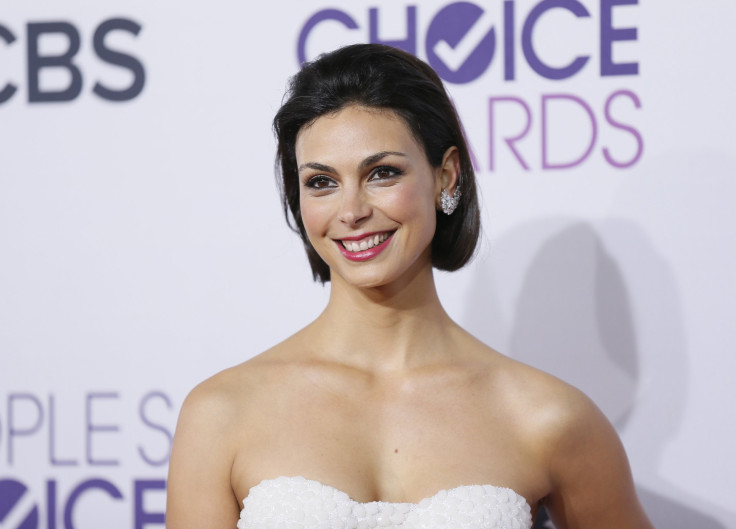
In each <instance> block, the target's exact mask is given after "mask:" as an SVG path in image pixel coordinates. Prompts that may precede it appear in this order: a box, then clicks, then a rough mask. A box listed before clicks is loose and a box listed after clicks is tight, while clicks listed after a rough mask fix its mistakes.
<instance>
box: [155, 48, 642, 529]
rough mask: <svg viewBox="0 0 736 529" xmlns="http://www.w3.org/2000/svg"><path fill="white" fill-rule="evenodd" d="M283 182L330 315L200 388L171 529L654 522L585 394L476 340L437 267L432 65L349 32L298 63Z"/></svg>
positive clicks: (438, 159) (462, 163) (455, 223)
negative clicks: (338, 43)
mask: <svg viewBox="0 0 736 529" xmlns="http://www.w3.org/2000/svg"><path fill="white" fill-rule="evenodd" d="M274 128H275V131H276V134H277V138H278V142H279V146H278V162H279V167H280V182H281V186H282V199H283V204H284V209H285V212H286V214H287V219H289V220H290V222H291V223H292V226H293V227H294V229H295V230H296V231H297V232H298V233H299V235H300V236H301V237H302V240H303V242H304V245H305V248H306V250H307V254H308V256H309V261H310V264H311V266H312V271H313V274H314V277H315V279H317V280H320V281H322V282H327V281H330V283H331V286H330V288H331V290H330V298H329V302H328V304H327V306H326V307H325V309H324V311H323V312H322V313H321V314H320V315H319V316H318V317H317V318H316V319H315V320H314V321H313V322H312V323H311V324H310V325H308V326H307V327H305V328H304V329H302V330H300V331H299V332H297V333H296V334H294V335H293V336H291V337H290V338H288V339H286V340H285V341H283V342H281V343H280V344H278V345H276V346H274V347H272V348H271V349H269V350H268V351H266V352H264V353H262V354H260V355H258V356H256V357H254V358H252V359H250V360H248V361H246V362H244V363H242V364H240V365H238V366H235V367H233V368H231V369H228V370H226V371H223V372H222V373H219V374H218V375H215V376H214V377H212V378H210V379H209V380H207V381H205V382H203V383H202V384H200V385H199V386H198V387H197V388H195V389H194V390H193V391H192V393H191V394H190V395H189V397H188V398H187V400H186V402H185V404H184V406H183V408H182V411H181V415H180V419H179V424H178V426H177V431H176V435H175V440H174V446H173V449H172V454H171V462H170V475H169V492H168V507H167V527H169V529H188V528H192V529H193V528H201V527H207V526H212V527H235V526H236V524H237V527H238V528H240V529H246V528H254V529H255V528H259V529H264V528H265V529H270V528H274V529H275V528H277V527H292V528H296V529H301V528H304V529H306V528H325V529H327V528H336V527H341V528H342V527H344V528H357V527H362V528H375V527H379V526H381V527H382V526H392V527H404V528H406V529H413V528H420V527H422V528H427V529H440V528H446V527H457V528H467V529H482V528H524V529H528V528H529V527H531V525H532V521H533V519H534V517H535V516H536V514H537V512H538V510H539V508H540V507H541V506H542V505H545V506H546V507H547V509H548V510H549V512H550V513H551V515H552V518H553V519H554V520H555V522H556V523H557V524H558V525H559V526H560V527H568V528H571V529H577V528H589V527H596V528H597V529H607V528H611V529H613V528H616V529H620V528H621V527H627V528H632V529H639V528H641V529H650V528H651V525H650V524H649V522H648V520H647V519H646V516H645V515H644V513H643V512H642V510H641V507H640V506H639V502H638V500H637V498H636V494H635V492H634V487H633V483H632V479H631V475H630V471H629V466H628V462H627V460H626V455H625V454H624V452H623V449H622V447H621V444H620V442H619V440H618V438H617V436H616V433H615V431H614V430H613V429H612V427H611V426H610V424H609V423H608V422H607V421H606V419H605V418H604V417H603V415H602V414H601V413H600V412H599V411H598V409H597V408H596V407H595V406H594V405H593V404H592V403H591V402H590V401H589V400H588V399H587V398H586V397H585V396H584V395H582V394H581V393H580V392H579V391H577V390H576V389H574V388H572V387H570V386H568V385H566V384H564V383H563V382H561V381H559V380H557V379H555V378H553V377H551V376H549V375H546V374H544V373H542V372H540V371H537V370H535V369H533V368H531V367H529V366H526V365H523V364H520V363H518V362H516V361H514V360H511V359H509V358H507V357H505V356H503V355H502V354H500V353H498V352H496V351H494V350H493V349H491V348H489V347H488V346H486V345H485V344H483V343H481V342H479V341H478V340H476V339H475V338H473V337H472V336H471V335H470V334H468V333H467V332H466V331H464V330H463V329H462V328H460V327H459V326H458V325H457V324H456V323H455V322H453V321H452V320H451V319H450V318H449V316H448V315H447V313H446V312H445V311H444V309H443V308H442V305H441V303H440V300H439V297H438V295H437V291H436V288H435V285H434V279H433V268H440V269H444V270H455V269H457V268H460V267H461V266H463V265H464V264H465V263H467V262H468V260H469V259H470V257H471V256H472V254H473V252H474V249H475V246H476V243H477V238H478V232H479V220H478V218H479V215H478V206H477V199H476V188H475V177H474V174H473V169H472V166H471V164H470V159H469V156H468V150H467V147H466V145H465V142H464V139H463V134H462V129H461V126H460V123H459V121H458V119H457V115H456V113H455V111H454V109H453V106H452V104H451V103H450V100H449V98H448V96H447V94H446V92H445V90H444V88H443V86H442V83H441V81H440V80H439V78H438V77H437V75H436V74H435V73H434V72H433V71H432V70H431V68H429V67H428V66H427V65H426V64H424V63H422V62H421V61H419V60H418V59H416V58H415V57H413V56H411V55H408V54H406V53H404V52H402V51H399V50H396V49H393V48H389V47H386V46H380V45H355V46H350V47H347V48H342V49H340V50H337V51H335V52H333V53H330V54H327V55H325V56H323V57H321V58H319V59H318V60H317V61H315V62H313V63H310V64H307V65H305V66H304V68H303V69H302V70H301V71H300V72H299V73H298V74H297V75H296V76H295V78H294V79H293V80H292V83H291V85H290V88H289V93H288V96H287V98H286V101H285V103H284V104H283V106H282V108H281V109H280V111H279V113H278V114H277V116H276V118H275V120H274Z"/></svg>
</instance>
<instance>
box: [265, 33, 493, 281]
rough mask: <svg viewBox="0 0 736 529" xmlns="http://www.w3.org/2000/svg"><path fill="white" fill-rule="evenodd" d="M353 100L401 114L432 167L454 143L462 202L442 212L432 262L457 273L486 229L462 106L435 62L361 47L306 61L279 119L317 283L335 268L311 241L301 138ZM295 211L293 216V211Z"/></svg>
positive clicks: (282, 172)
mask: <svg viewBox="0 0 736 529" xmlns="http://www.w3.org/2000/svg"><path fill="white" fill-rule="evenodd" d="M348 105H360V106H364V107H368V108H376V109H383V110H390V111H393V112H394V113H396V114H397V115H398V116H400V117H401V118H402V119H403V120H404V122H405V123H406V125H407V126H408V128H409V130H411V132H412V134H413V135H414V137H415V139H416V140H417V143H418V144H419V145H421V146H422V147H423V148H424V152H425V154H426V156H427V160H428V161H429V163H430V165H431V166H432V167H435V168H437V167H439V166H440V165H441V164H442V159H443V156H444V154H445V152H446V151H447V149H449V148H450V147H453V146H455V147H457V149H458V152H459V159H460V180H459V185H460V188H461V192H462V197H461V198H460V204H459V206H458V208H457V209H456V210H455V212H454V213H453V214H452V215H445V214H444V213H441V212H439V211H438V212H437V228H436V231H435V234H434V238H433V239H432V265H433V266H434V267H435V268H437V269H439V270H457V269H458V268H460V267H462V266H463V265H465V264H466V263H467V262H468V261H469V260H470V259H471V257H472V256H473V254H474V252H475V248H476V246H477V244H478V235H479V232H480V214H479V208H478V196H477V190H476V183H475V172H474V171H473V165H472V163H471V160H470V155H469V153H468V147H467V145H466V143H465V138H464V136H463V130H462V126H461V125H460V120H459V118H458V116H457V113H456V112H455V107H454V106H453V104H452V102H451V101H450V98H449V96H448V95H447V92H446V91H445V88H444V86H443V85H442V81H441V80H440V78H439V77H438V76H437V74H436V73H435V72H434V70H432V68H430V67H429V66H428V65H427V64H425V63H424V62H422V61H421V60H419V59H417V58H416V57H414V56H413V55H411V54H409V53H406V52H404V51H402V50H399V49H397V48H392V47H389V46H385V45H381V44H354V45H351V46H346V47H344V48H340V49H338V50H335V51H333V52H330V53H327V54H324V55H321V56H320V57H319V58H317V59H316V60H315V61H313V62H310V63H305V64H304V65H303V66H302V68H301V70H300V71H299V72H298V73H297V74H296V75H295V76H294V77H292V78H291V80H290V82H289V86H288V90H287V92H286V95H285V96H284V103H283V104H282V106H281V108H280V109H279V111H278V113H277V114H276V117H275V118H274V121H273V128H274V132H275V134H276V138H277V140H278V150H277V154H276V168H277V181H278V183H279V188H280V191H281V200H282V203H283V208H284V214H285V215H286V220H287V223H288V224H289V226H290V227H291V228H292V229H293V230H294V231H296V232H297V233H299V235H300V236H301V238H302V242H303V243H304V246H305V248H306V251H307V257H308V258H309V264H310V265H311V267H312V274H313V276H314V279H315V280H319V281H321V282H322V283H324V282H326V281H329V280H330V268H329V267H328V266H327V264H326V263H325V262H324V261H323V260H322V258H321V257H320V256H319V254H318V253H317V252H316V250H315V249H314V247H313V246H312V244H311V243H310V242H309V239H308V238H307V234H306V231H305V229H304V223H303V222H302V216H301V210H300V205H299V171H298V166H297V160H296V153H295V146H296V140H297V135H298V134H299V131H300V130H302V128H303V127H304V126H307V125H310V124H311V123H313V122H314V121H315V120H316V119H317V118H319V117H320V116H323V115H325V114H332V113H335V112H337V111H339V110H341V109H342V108H344V107H346V106H348ZM290 214H291V216H290Z"/></svg>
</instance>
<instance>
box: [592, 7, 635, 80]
mask: <svg viewBox="0 0 736 529" xmlns="http://www.w3.org/2000/svg"><path fill="white" fill-rule="evenodd" d="M638 3H639V0H601V75H602V76H607V75H639V63H638V62H624V63H615V62H613V43H614V42H616V41H622V40H636V39H637V36H638V33H637V28H614V27H613V25H612V24H613V13H612V11H613V7H614V6H617V5H636V4H638Z"/></svg>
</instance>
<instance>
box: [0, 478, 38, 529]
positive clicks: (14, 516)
mask: <svg viewBox="0 0 736 529" xmlns="http://www.w3.org/2000/svg"><path fill="white" fill-rule="evenodd" d="M0 529H38V507H37V506H36V505H35V504H34V503H33V499H32V498H31V494H30V493H29V492H28V489H27V488H26V487H25V485H23V484H22V483H20V482H18V481H15V480H10V479H4V480H0Z"/></svg>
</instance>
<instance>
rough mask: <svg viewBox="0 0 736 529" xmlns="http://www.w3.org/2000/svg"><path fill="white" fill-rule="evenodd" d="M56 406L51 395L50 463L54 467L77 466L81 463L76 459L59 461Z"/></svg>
mask: <svg viewBox="0 0 736 529" xmlns="http://www.w3.org/2000/svg"><path fill="white" fill-rule="evenodd" d="M55 434H56V405H55V400H54V396H53V395H49V461H51V464H52V465H59V466H75V465H78V464H79V463H78V462H77V461H76V460H74V459H57V458H56V450H55V449H54V447H55V446H56V442H55V441H56V435H55Z"/></svg>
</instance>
